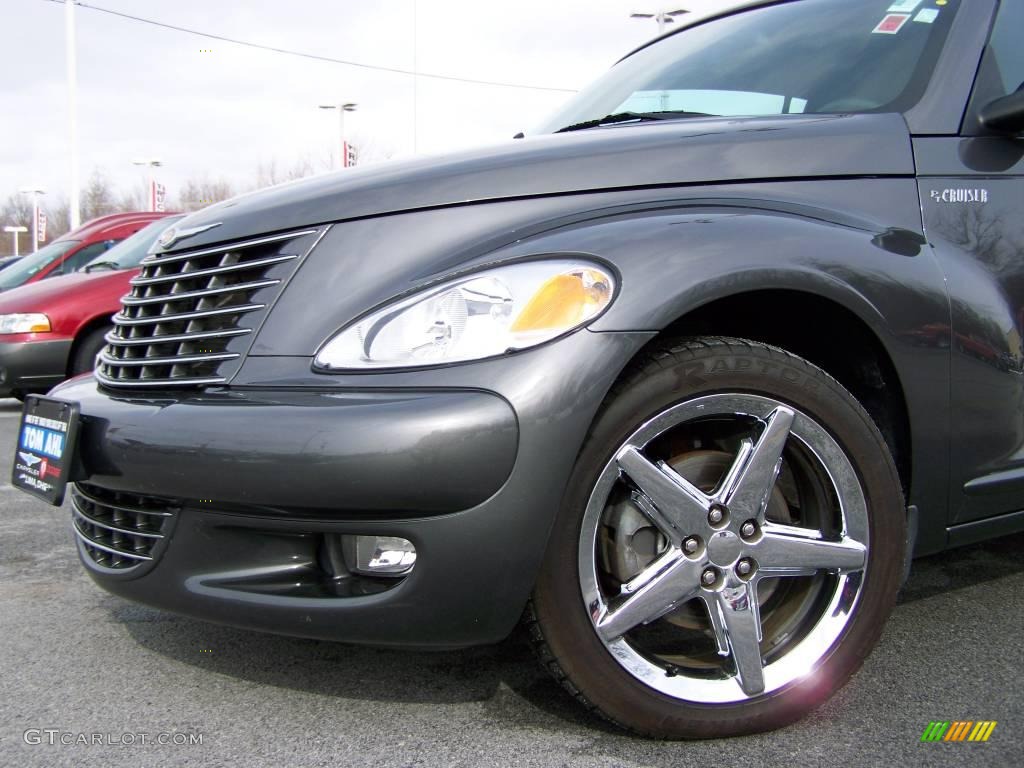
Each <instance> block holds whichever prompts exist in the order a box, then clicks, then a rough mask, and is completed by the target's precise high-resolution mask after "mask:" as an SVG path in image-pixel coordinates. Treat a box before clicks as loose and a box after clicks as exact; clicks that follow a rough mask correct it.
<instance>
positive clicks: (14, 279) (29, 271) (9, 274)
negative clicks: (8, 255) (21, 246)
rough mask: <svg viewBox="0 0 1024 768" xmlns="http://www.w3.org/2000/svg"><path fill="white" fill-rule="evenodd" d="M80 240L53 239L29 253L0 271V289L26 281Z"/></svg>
mask: <svg viewBox="0 0 1024 768" xmlns="http://www.w3.org/2000/svg"><path fill="white" fill-rule="evenodd" d="M80 242H82V241H81V240H55V241H54V242H52V243H50V244H49V245H48V246H46V247H45V248H40V249H39V250H38V251H36V252H35V253H30V254H29V255H28V256H25V257H24V258H22V259H19V260H18V262H17V263H16V264H12V265H11V266H9V267H8V268H7V269H5V270H4V271H3V272H0V290H4V289H6V288H14V287H15V286H18V285H21V284H22V283H24V282H26V281H28V280H29V279H31V278H32V276H33V275H35V274H36V273H37V272H39V271H40V270H43V269H46V267H48V266H49V265H50V264H52V263H53V262H55V261H56V260H57V259H59V258H60V257H61V256H63V255H64V254H65V253H67V252H68V251H70V250H71V249H72V248H74V247H75V246H77V245H78V244H79V243H80Z"/></svg>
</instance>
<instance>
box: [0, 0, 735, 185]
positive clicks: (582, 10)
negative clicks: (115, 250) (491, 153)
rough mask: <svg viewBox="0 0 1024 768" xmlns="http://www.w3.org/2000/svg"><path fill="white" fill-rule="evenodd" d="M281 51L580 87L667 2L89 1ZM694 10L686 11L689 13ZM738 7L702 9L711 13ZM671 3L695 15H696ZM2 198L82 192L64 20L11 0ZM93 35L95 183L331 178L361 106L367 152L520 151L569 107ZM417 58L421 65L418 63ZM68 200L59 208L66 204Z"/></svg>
mask: <svg viewBox="0 0 1024 768" xmlns="http://www.w3.org/2000/svg"><path fill="white" fill-rule="evenodd" d="M84 1H85V3H86V5H94V6H98V7H101V8H107V9H111V10H116V11H121V12H125V13H130V14H132V15H136V16H141V17H146V18H150V19H154V20H157V21H161V22H164V23H167V24H174V25H178V26H183V27H190V28H195V29H199V30H203V31H207V32H211V33H214V34H220V35H225V36H229V37H235V38H240V39H243V40H248V41H252V42H258V43H262V44H265V45H271V46H275V47H281V48H289V49H296V50H300V51H303V52H308V53H311V54H317V55H323V56H329V57H332V58H342V59H349V60H354V61H359V62H365V63H368V64H375V65H380V66H386V67H396V68H403V69H412V68H413V67H414V65H415V66H416V67H417V68H418V70H419V71H420V72H423V73H436V74H444V75H452V76H456V77H469V78H474V79H485V80H496V81H503V82H515V83H525V84H530V85H537V86H547V87H554V88H570V89H574V88H579V87H580V86H582V85H584V84H586V83H587V82H589V81H590V80H592V79H593V78H595V77H596V76H597V75H599V74H600V73H602V72H603V71H604V70H605V69H607V68H608V67H609V66H610V65H611V64H612V63H613V62H614V61H615V60H616V59H617V58H618V57H620V56H621V55H623V54H625V53H627V52H628V51H629V50H631V49H633V48H634V47H636V46H637V45H639V44H641V43H642V42H644V41H645V40H646V39H648V38H649V37H652V36H653V35H654V34H656V32H657V26H656V24H655V22H654V21H649V20H648V21H640V20H633V19H630V18H629V13H630V11H632V10H638V9H641V10H646V9H648V8H656V7H657V6H658V3H657V1H656V0H654V1H653V2H647V0H637V2H635V3H634V2H629V0H605V1H604V2H594V0H519V1H518V2H514V3H488V2H481V1H480V0H418V2H417V3H416V7H417V13H416V19H417V23H416V24H415V28H416V34H415V38H416V40H417V43H416V45H415V46H414V23H413V20H414V12H413V9H414V0H288V1H284V0H277V1H276V2H275V1H274V0H262V1H256V0H174V2H166V0H84ZM684 1H685V0H684ZM715 5H723V3H718V2H713V0H689V2H685V5H684V6H683V7H689V8H691V9H694V10H695V11H697V12H700V11H701V10H702V9H707V8H709V7H713V6H715ZM671 7H679V4H676V5H673V6H671ZM0 9H2V10H0V12H2V16H0V18H3V19H4V20H5V24H4V25H3V26H4V35H3V42H2V44H0V71H2V72H3V78H2V80H0V103H2V104H3V118H2V120H0V195H4V194H8V193H9V192H11V191H14V190H15V189H16V188H18V187H20V186H25V185H41V186H43V187H45V188H46V189H47V190H49V191H50V192H51V194H60V193H66V191H67V186H68V181H67V179H68V170H67V168H68V153H67V115H68V112H67V101H66V77H65V56H64V26H63V22H64V7H63V4H62V3H59V2H57V3H55V2H50V1H49V0H0ZM76 17H77V30H78V83H79V99H78V113H79V136H80V138H79V142H80V152H81V175H82V179H83V183H84V181H85V179H86V178H87V177H88V176H89V174H90V172H91V171H92V169H94V168H100V169H102V170H103V171H105V172H106V173H107V174H108V176H109V177H110V178H111V179H112V180H113V181H114V182H115V183H116V184H118V185H119V186H127V185H129V184H138V183H140V182H141V179H142V175H143V171H141V170H140V169H137V168H135V167H133V166H132V165H131V161H132V160H133V159H135V158H139V157H158V158H160V159H161V160H162V161H163V162H164V163H165V164H166V168H164V169H162V170H161V171H160V174H161V180H163V181H165V183H167V185H168V187H169V188H170V189H169V191H170V192H171V193H172V194H173V193H174V191H175V186H176V185H178V184H180V183H181V182H182V181H183V180H184V179H185V178H188V177H202V176H204V175H205V176H208V177H210V178H219V177H224V178H227V179H229V180H231V181H233V182H235V183H236V185H238V186H243V187H244V186H246V185H251V184H253V183H254V182H255V171H256V167H257V166H258V165H259V164H260V163H269V162H271V161H276V163H277V164H278V167H280V168H287V167H289V166H291V165H292V164H294V163H296V162H297V161H299V160H301V159H303V158H309V159H312V160H313V161H314V162H315V163H316V164H317V165H319V166H325V165H326V164H327V162H328V157H329V154H328V153H329V152H330V151H332V149H333V147H334V146H335V145H334V139H335V136H336V134H337V131H338V128H337V116H336V113H334V112H327V111H322V110H318V109H317V105H318V104H320V103H322V102H325V101H327V102H334V101H342V100H344V101H354V102H358V103H359V111H358V112H357V113H355V114H353V115H350V116H349V118H348V124H347V130H346V133H348V134H349V136H350V137H351V138H354V139H356V140H357V143H362V144H363V145H364V146H365V148H366V152H367V155H369V156H371V157H381V156H385V155H391V156H394V157H404V156H409V155H411V154H413V152H414V147H415V151H417V152H419V153H420V154H435V153H444V152H450V151H454V150H458V149H461V148H465V147H469V146H474V145H480V144H487V143H493V142H497V141H503V140H507V139H508V138H509V137H510V136H511V135H512V134H514V133H515V132H517V131H519V130H528V129H529V128H530V127H531V126H533V125H535V124H537V123H538V122H539V121H540V120H541V119H542V118H543V117H544V116H545V115H546V114H547V113H549V112H551V111H552V110H554V109H555V108H556V107H557V106H558V105H559V104H560V103H561V102H562V101H563V100H564V99H566V98H567V97H568V94H565V93H557V92H550V91H542V90H530V89H525V88H524V89H520V88H501V87H494V86H485V85H474V84H469V83H456V82H445V81H440V80H434V79H431V78H427V77H421V78H419V80H418V88H417V89H416V90H418V95H417V99H416V101H417V102H418V109H416V110H415V117H414V87H413V78H412V77H409V76H405V75H401V74H393V73H387V72H375V71H371V70H366V69H359V68H356V67H349V66H342V65H339V64H333V63H326V62H318V61H312V60H308V59H301V58H296V57H292V56H287V55H282V54H279V53H272V52H267V51H260V50H256V49H252V48H246V47H243V46H239V45H234V44H231V43H225V42H219V41H216V40H210V39H205V38H201V37H197V36H195V35H190V34H185V33H182V32H177V31H172V30H168V29H162V28H158V27H154V26H149V25H146V24H140V23H138V22H135V21H131V20H128V19H123V18H119V17H116V16H112V15H109V14H105V13H100V12H98V11H97V10H91V9H89V8H87V7H84V6H79V7H78V8H76ZM414 52H415V53H414ZM51 199H52V198H51Z"/></svg>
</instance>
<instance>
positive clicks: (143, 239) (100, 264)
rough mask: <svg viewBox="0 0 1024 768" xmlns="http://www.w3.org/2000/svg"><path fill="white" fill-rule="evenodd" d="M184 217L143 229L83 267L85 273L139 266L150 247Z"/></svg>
mask: <svg viewBox="0 0 1024 768" xmlns="http://www.w3.org/2000/svg"><path fill="white" fill-rule="evenodd" d="M182 218H184V216H168V217H167V218H164V219H159V220H157V221H154V222H153V223H152V224H150V225H149V226H146V227H143V228H142V229H140V230H139V231H138V232H136V233H135V234H134V235H132V236H131V237H129V238H128V239H127V240H122V241H121V242H120V243H118V244H117V245H115V246H114V247H113V248H111V249H110V250H109V251H107V252H106V253H101V254H100V255H99V256H97V257H96V258H95V259H93V260H92V261H90V262H89V263H88V264H86V265H85V266H84V267H83V271H84V272H95V271H98V270H101V269H131V268H132V267H137V266H139V263H140V262H141V261H142V260H143V259H144V258H146V253H148V252H149V248H150V246H152V245H153V243H155V242H156V239H157V238H158V237H160V234H161V233H162V232H163V231H164V230H165V229H167V228H168V227H169V226H171V224H173V223H174V222H176V221H178V220H179V219H182Z"/></svg>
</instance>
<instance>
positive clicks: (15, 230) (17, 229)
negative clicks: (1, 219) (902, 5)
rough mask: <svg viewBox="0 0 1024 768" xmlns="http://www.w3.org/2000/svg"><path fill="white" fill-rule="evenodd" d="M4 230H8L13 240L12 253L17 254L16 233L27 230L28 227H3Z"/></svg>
mask: <svg viewBox="0 0 1024 768" xmlns="http://www.w3.org/2000/svg"><path fill="white" fill-rule="evenodd" d="M4 232H10V234H11V239H12V240H14V255H15V256H17V255H18V235H19V234H21V233H22V232H28V227H4Z"/></svg>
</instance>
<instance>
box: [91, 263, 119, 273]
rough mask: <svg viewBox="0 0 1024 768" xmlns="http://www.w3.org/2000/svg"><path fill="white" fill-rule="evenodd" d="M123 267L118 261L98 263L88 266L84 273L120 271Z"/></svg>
mask: <svg viewBox="0 0 1024 768" xmlns="http://www.w3.org/2000/svg"><path fill="white" fill-rule="evenodd" d="M120 268H121V265H120V264H118V263H117V262H116V261H96V262H93V263H92V264H86V265H85V267H84V268H83V269H82V271H83V272H92V271H93V270H94V269H120Z"/></svg>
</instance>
